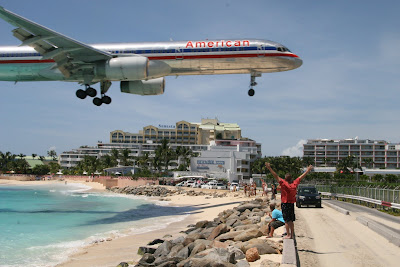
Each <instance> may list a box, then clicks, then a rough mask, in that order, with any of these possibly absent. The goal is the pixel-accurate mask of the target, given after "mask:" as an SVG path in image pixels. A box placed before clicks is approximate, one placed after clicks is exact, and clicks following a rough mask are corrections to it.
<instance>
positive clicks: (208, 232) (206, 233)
mask: <svg viewBox="0 0 400 267" xmlns="http://www.w3.org/2000/svg"><path fill="white" fill-rule="evenodd" d="M214 229H215V227H209V228H205V229H204V230H203V231H201V234H203V236H204V238H208V237H209V236H210V234H211V233H212V231H214Z"/></svg>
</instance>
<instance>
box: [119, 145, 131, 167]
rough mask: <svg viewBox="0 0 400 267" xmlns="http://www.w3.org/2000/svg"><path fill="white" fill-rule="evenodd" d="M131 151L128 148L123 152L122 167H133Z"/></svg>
mask: <svg viewBox="0 0 400 267" xmlns="http://www.w3.org/2000/svg"><path fill="white" fill-rule="evenodd" d="M130 153H131V151H130V150H129V149H127V148H125V149H124V150H122V151H121V155H120V157H121V161H122V166H129V165H132V161H131V160H130V158H131V156H130Z"/></svg>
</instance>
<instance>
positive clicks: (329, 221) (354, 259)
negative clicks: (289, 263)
mask: <svg viewBox="0 0 400 267" xmlns="http://www.w3.org/2000/svg"><path fill="white" fill-rule="evenodd" d="M353 208H354V209H355V210H354V211H353V212H352V211H351V210H350V215H344V214H342V213H339V212H337V211H336V210H334V209H332V208H329V207H327V206H325V205H324V204H323V208H320V209H318V208H301V209H296V217H297V220H296V222H295V231H296V241H297V249H298V251H299V258H300V264H301V266H302V267H304V266H321V267H326V266H374V267H377V266H399V255H400V248H399V247H397V246H395V245H394V244H392V243H389V242H388V241H387V240H386V239H385V238H384V237H382V236H380V235H378V234H377V233H375V232H373V231H372V230H371V229H369V228H368V227H366V226H364V225H362V224H361V223H359V222H358V221H357V220H356V217H358V216H360V215H358V214H363V216H364V215H366V214H367V215H368V216H372V215H369V213H368V212H364V211H361V212H358V211H356V210H358V208H357V207H352V209H353ZM387 223H388V224H391V225H392V226H393V225H395V223H394V222H389V221H387ZM397 226H398V225H397ZM393 228H395V227H393Z"/></svg>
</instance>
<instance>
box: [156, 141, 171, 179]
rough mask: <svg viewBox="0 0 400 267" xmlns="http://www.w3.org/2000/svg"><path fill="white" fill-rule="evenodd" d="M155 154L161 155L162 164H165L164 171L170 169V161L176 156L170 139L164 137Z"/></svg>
mask: <svg viewBox="0 0 400 267" xmlns="http://www.w3.org/2000/svg"><path fill="white" fill-rule="evenodd" d="M155 154H156V155H157V154H158V156H159V157H160V160H161V161H162V164H163V165H164V171H167V170H168V166H169V163H170V162H171V160H172V159H173V157H174V152H173V150H172V149H171V148H170V146H169V145H168V140H167V139H163V140H162V141H161V144H160V145H159V146H158V147H157V149H156V151H155Z"/></svg>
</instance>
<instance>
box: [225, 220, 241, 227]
mask: <svg viewBox="0 0 400 267" xmlns="http://www.w3.org/2000/svg"><path fill="white" fill-rule="evenodd" d="M237 221H238V219H229V220H227V221H226V223H225V224H226V226H228V227H232V225H234V224H235V223H236V222H237Z"/></svg>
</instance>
